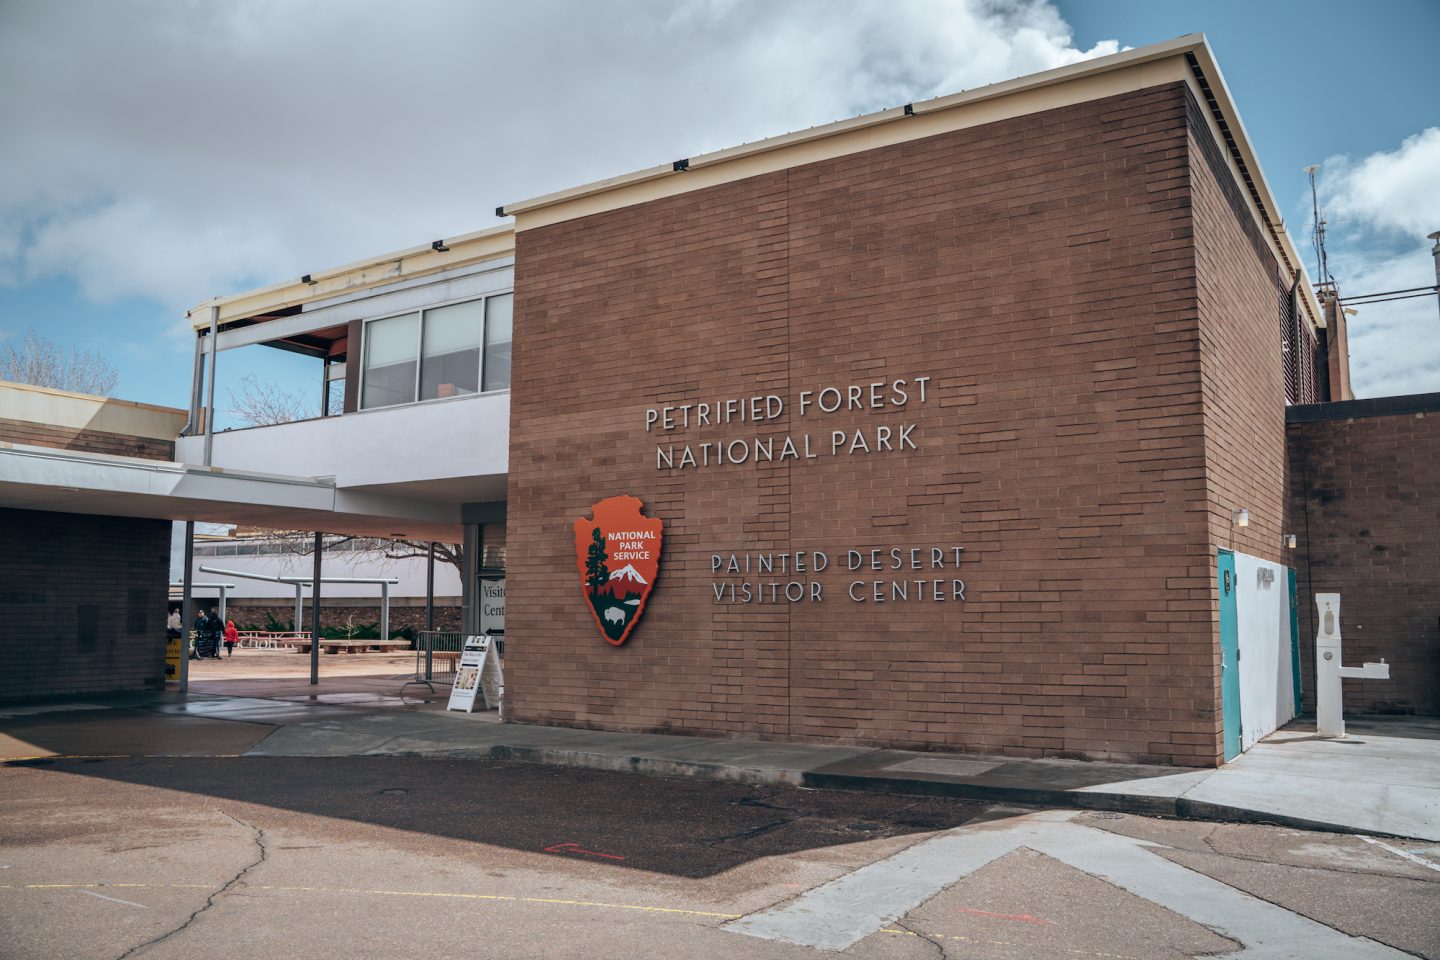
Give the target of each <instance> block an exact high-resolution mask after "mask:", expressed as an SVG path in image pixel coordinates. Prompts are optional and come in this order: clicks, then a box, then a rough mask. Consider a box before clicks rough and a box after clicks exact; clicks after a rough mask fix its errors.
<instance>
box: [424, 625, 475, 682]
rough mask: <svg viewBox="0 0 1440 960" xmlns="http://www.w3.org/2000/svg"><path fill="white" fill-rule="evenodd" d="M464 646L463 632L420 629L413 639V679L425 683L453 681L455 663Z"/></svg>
mask: <svg viewBox="0 0 1440 960" xmlns="http://www.w3.org/2000/svg"><path fill="white" fill-rule="evenodd" d="M464 646H465V635H464V634H463V633H459V632H457V631H454V630H421V631H420V636H419V638H418V639H417V640H416V641H415V679H416V680H417V681H424V682H426V683H454V682H455V664H456V663H457V662H459V660H460V651H461V649H462V648H463V647H464Z"/></svg>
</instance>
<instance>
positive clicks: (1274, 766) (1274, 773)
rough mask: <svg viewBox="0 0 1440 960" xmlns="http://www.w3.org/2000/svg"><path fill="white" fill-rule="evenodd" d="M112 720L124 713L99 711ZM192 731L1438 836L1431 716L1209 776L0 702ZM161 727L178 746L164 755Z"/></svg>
mask: <svg viewBox="0 0 1440 960" xmlns="http://www.w3.org/2000/svg"><path fill="white" fill-rule="evenodd" d="M297 699H298V698H297ZM117 710H118V711H120V714H122V715H123V718H122V717H121V716H117V715H116V714H115V713H108V715H107V716H104V717H98V716H95V714H94V713H93V711H100V712H102V713H105V712H108V711H117ZM90 717H93V718H94V719H93V720H90V719H89V718H90ZM227 721H228V722H229V723H231V724H237V725H238V724H243V725H245V727H244V730H245V731H246V732H245V735H244V736H243V737H240V736H239V734H238V733H237V734H235V735H232V736H228V737H227V736H224V735H223V734H224V730H225V727H224V726H221V727H219V729H220V731H221V734H220V735H218V736H217V735H216V734H215V733H214V732H213V731H214V730H215V729H216V725H217V724H224V723H225V722H227ZM201 722H203V723H205V724H208V725H209V726H208V727H207V728H206V731H207V732H206V733H204V737H205V738H206V739H207V740H208V738H210V737H212V736H214V737H216V739H215V741H214V742H215V743H217V744H219V743H224V744H226V745H227V747H226V749H225V751H224V752H225V753H226V755H231V756H248V757H333V756H361V755H363V756H383V755H394V756H435V757H474V758H481V759H507V760H523V761H529V762H534V763H547V764H558V765H563V766H572V767H586V768H591V769H600V770H618V771H626V772H632V773H640V774H646V775H651V776H665V777H702V778H709V779H715V780H730V781H739V782H745V783H755V784H788V785H791V786H796V787H809V788H835V789H846V790H865V791H879V792H890V793H905V794H919V795H929V796H951V797H960V798H966V799H976V800H989V801H1000V802H1011V803H1022V804H1039V805H1046V806H1060V807H1077V808H1085V809H1092V810H1114V811H1120V812H1127V813H1139V814H1148V815H1156V816H1174V817H1182V818H1187V819H1203V820H1223V821H1241V822H1268V823H1277V824H1281V825H1287V826H1293V827H1297V828H1302V829H1319V830H1331V831H1339V832H1347V833H1366V834H1376V835H1384V836H1397V837H1409V838H1415V839H1422V840H1431V841H1440V720H1419V719H1413V718H1395V719H1388V718H1363V719H1355V720H1352V721H1348V726H1349V729H1350V733H1351V736H1349V737H1348V738H1346V739H1344V740H1320V739H1317V738H1316V737H1315V736H1314V727H1313V726H1312V725H1307V724H1305V723H1303V722H1299V721H1297V722H1296V723H1294V724H1291V725H1290V726H1289V727H1286V728H1285V729H1284V730H1281V731H1279V732H1277V733H1275V734H1274V735H1272V736H1271V737H1269V738H1267V739H1266V740H1265V741H1263V742H1261V743H1259V744H1257V745H1256V746H1255V747H1253V748H1252V749H1251V750H1250V752H1249V753H1247V754H1245V755H1244V756H1242V757H1240V758H1238V759H1236V760H1234V761H1232V762H1231V763H1229V764H1227V765H1226V766H1224V767H1223V768H1221V769H1219V770H1194V769H1183V768H1177V767H1165V766H1145V765H1135V764H1114V763H1097V762H1087V761H1075V760H1017V759H1010V758H1005V757H988V756H966V755H960V754H945V753H916V752H908V751H901V750H882V749H876V748H873V747H847V746H826V745H817V744H795V743H771V742H757V741H746V740H714V739H707V738H701V737H683V736H670V735H661V734H629V733H609V732H603V731H595V730H574V729H569V728H565V727H537V726H526V725H520V724H501V723H496V722H495V714H494V713H493V712H490V713H479V714H463V713H445V712H432V711H430V710H425V709H406V708H404V706H403V703H402V702H401V701H397V700H395V699H394V698H389V700H388V702H382V701H380V700H378V699H377V700H372V701H370V702H368V703H367V702H365V701H364V700H357V701H354V702H350V703H347V704H345V705H339V704H336V703H335V702H334V701H331V702H330V703H323V702H321V703H316V702H313V701H312V702H309V703H307V702H305V701H304V700H301V701H300V702H296V699H286V700H271V699H262V698H254V697H217V696H203V695H194V694H192V695H190V696H188V697H181V696H180V695H178V694H164V695H148V696H143V695H135V696H131V697H123V698H98V699H87V700H86V701H84V702H83V703H70V704H52V705H48V706H47V705H34V706H29V707H11V708H5V707H0V754H3V755H4V756H8V757H10V758H16V757H25V756H29V757H35V756H42V757H43V756H44V755H46V754H52V755H86V754H87V750H86V748H85V744H86V743H87V742H90V739H89V738H88V737H87V734H86V730H87V729H90V728H92V727H94V728H96V729H97V730H104V731H105V733H104V735H105V736H107V737H109V738H110V739H109V740H107V741H106V743H107V748H106V749H104V750H90V751H88V753H89V754H90V755H97V754H102V753H103V754H105V755H111V756H113V755H116V754H115V752H114V746H113V743H114V738H115V736H116V734H117V732H118V731H121V730H129V731H130V732H129V733H128V734H127V742H131V743H134V744H137V745H140V744H143V745H144V747H145V751H146V752H147V753H149V754H150V755H157V754H158V755H168V756H180V755H188V756H194V755H203V753H204V751H203V749H202V750H198V751H197V749H196V745H195V743H194V735H195V734H196V733H197V730H196V729H195V727H194V726H193V725H195V724H198V723H201ZM185 724H190V725H191V726H189V727H186V726H185ZM167 730H169V731H172V733H171V734H170V738H171V739H177V738H179V739H182V740H184V742H183V743H182V744H181V746H183V749H174V750H167V749H164V747H165V743H166V740H167V733H166V731H167ZM47 731H48V732H47ZM100 735H101V734H99V733H98V732H97V733H95V734H93V736H100ZM237 738H238V739H237ZM32 744H33V745H38V746H28V745H32ZM42 748H43V749H42ZM25 749H30V750H32V753H30V754H26V753H24V752H23V751H24V750H25ZM137 752H139V751H137ZM32 762H34V761H32Z"/></svg>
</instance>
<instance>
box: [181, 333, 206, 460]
mask: <svg viewBox="0 0 1440 960" xmlns="http://www.w3.org/2000/svg"><path fill="white" fill-rule="evenodd" d="M203 343H204V341H203V340H201V339H200V334H198V333H197V334H195V369H194V370H193V371H191V374H190V413H189V416H188V417H186V419H185V426H183V427H181V428H180V436H182V437H188V436H190V435H191V434H193V433H194V432H195V427H196V426H197V424H198V422H199V420H200V384H201V381H202V379H203V378H204V376H205V353H204V351H203V350H202V349H201V347H202V344H203Z"/></svg>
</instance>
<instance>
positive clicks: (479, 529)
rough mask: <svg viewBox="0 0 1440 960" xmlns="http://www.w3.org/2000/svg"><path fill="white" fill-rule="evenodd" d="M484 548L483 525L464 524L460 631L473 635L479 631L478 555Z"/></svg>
mask: <svg viewBox="0 0 1440 960" xmlns="http://www.w3.org/2000/svg"><path fill="white" fill-rule="evenodd" d="M484 550H485V527H484V526H483V525H481V524H478V523H467V524H465V545H464V551H465V553H464V556H463V558H462V560H461V564H460V591H461V600H460V603H461V608H460V633H461V634H462V635H464V636H467V637H469V636H474V635H475V634H477V633H479V632H480V598H479V596H477V594H478V593H479V586H480V581H479V579H478V578H479V573H480V555H481V553H483V552H484Z"/></svg>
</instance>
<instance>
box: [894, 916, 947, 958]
mask: <svg viewBox="0 0 1440 960" xmlns="http://www.w3.org/2000/svg"><path fill="white" fill-rule="evenodd" d="M895 926H897V927H899V928H900V929H901V930H904V931H905V932H906V933H908V934H910V935H911V936H914V937H916V938H917V939H920V940H924V941H925V942H926V943H928V944H930V945H931V946H932V947H934V948H935V949H936V950H937V951H938V955H939V957H940V960H945V958H946V957H947V956H949V954H947V953H946V952H945V944H943V943H941V942H940V941H939V940H937V939H936V938H935V937H932V936H930V934H928V933H925V932H923V931H920V930H916V929H915V928H914V927H912V926H910V925H909V924H908V923H906V922H905V921H904V920H903V919H899V920H896V921H895Z"/></svg>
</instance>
